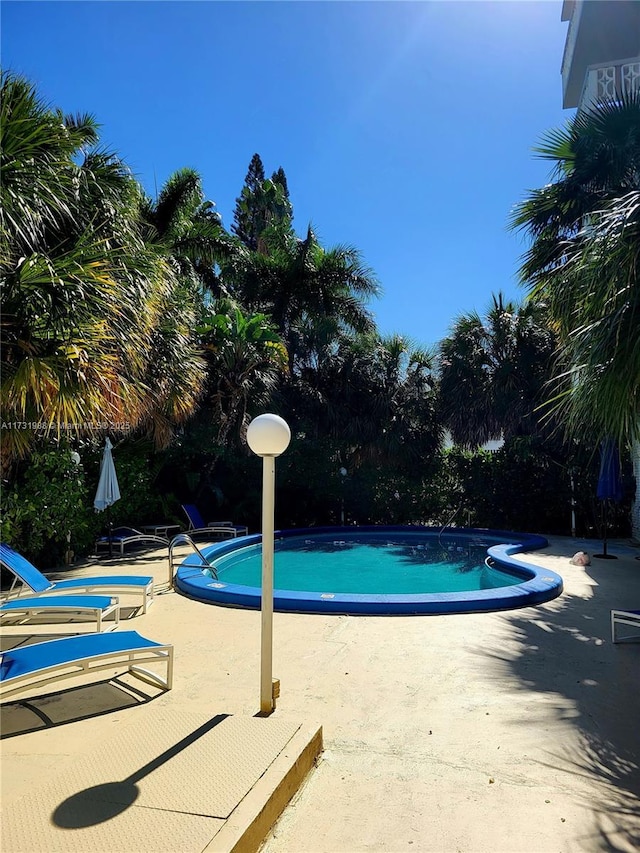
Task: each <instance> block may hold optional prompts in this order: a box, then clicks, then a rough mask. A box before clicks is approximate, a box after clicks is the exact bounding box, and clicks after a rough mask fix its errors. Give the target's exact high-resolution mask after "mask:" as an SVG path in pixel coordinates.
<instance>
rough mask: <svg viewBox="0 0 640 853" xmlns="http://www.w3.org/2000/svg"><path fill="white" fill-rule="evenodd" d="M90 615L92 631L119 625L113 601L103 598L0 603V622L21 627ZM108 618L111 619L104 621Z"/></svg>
mask: <svg viewBox="0 0 640 853" xmlns="http://www.w3.org/2000/svg"><path fill="white" fill-rule="evenodd" d="M76 615H77V616H93V618H94V619H95V620H96V626H95V629H94V630H95V631H97V632H98V633H100V632H101V631H103V630H104V631H113V630H114V629H115V628H117V627H118V625H119V624H120V605H119V603H118V599H117V598H111V597H110V596H106V595H40V596H34V595H27V596H23V597H22V598H12V599H9V600H8V601H3V602H2V603H0V622H17V623H18V624H19V625H22V624H23V623H24V622H26V621H27V620H29V619H33V618H34V617H39V618H40V619H50V618H51V617H52V616H62V617H65V616H76ZM109 616H113V619H110V620H109V621H108V622H107V621H105V620H106V619H107V618H108V617H109Z"/></svg>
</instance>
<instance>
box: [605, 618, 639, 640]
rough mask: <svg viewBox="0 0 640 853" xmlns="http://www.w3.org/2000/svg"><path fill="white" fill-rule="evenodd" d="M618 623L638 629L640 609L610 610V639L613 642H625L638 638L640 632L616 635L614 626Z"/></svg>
mask: <svg viewBox="0 0 640 853" xmlns="http://www.w3.org/2000/svg"><path fill="white" fill-rule="evenodd" d="M618 625H629V626H630V627H632V628H638V629H639V630H640V610H612V611H611V641H612V642H613V643H625V642H628V641H637V640H640V634H632V635H631V636H626V637H618V634H617V632H616V628H617V627H618Z"/></svg>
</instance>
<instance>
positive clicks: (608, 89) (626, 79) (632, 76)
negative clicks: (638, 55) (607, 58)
mask: <svg viewBox="0 0 640 853" xmlns="http://www.w3.org/2000/svg"><path fill="white" fill-rule="evenodd" d="M638 91H640V59H634V60H632V61H630V60H623V61H622V62H618V63H607V64H606V65H595V66H591V68H589V70H588V71H587V74H586V77H585V81H584V87H583V89H582V95H581V96H580V107H579V109H587V108H588V107H590V106H592V105H593V104H596V103H599V102H602V101H615V100H617V99H618V98H620V97H621V95H623V94H624V95H627V94H631V93H632V92H638Z"/></svg>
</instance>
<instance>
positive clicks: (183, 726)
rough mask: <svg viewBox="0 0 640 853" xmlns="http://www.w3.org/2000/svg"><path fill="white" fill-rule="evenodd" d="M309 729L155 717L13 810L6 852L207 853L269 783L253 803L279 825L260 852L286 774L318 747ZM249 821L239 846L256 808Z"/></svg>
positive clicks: (249, 720) (248, 720) (254, 721)
mask: <svg viewBox="0 0 640 853" xmlns="http://www.w3.org/2000/svg"><path fill="white" fill-rule="evenodd" d="M300 730H301V726H300V724H299V723H294V722H292V721H287V720H285V719H280V718H277V717H271V718H268V719H261V718H256V717H237V716H228V715H225V714H220V715H215V716H213V717H211V716H206V715H203V714H193V713H185V712H184V711H178V710H170V709H165V710H163V711H162V712H159V713H158V714H157V715H155V716H154V720H153V728H151V727H150V726H149V721H148V720H136V721H134V722H131V723H130V724H129V725H126V726H124V727H121V728H120V730H119V731H118V732H117V734H115V735H114V736H112V737H111V738H110V739H109V740H108V741H107V742H106V743H104V744H102V745H101V746H99V747H98V748H96V749H93V750H91V751H90V752H88V753H86V754H83V755H79V756H76V758H75V760H74V761H72V762H67V765H66V767H65V769H64V770H62V771H61V772H57V773H55V774H49V776H48V778H49V781H48V782H47V783H45V784H43V785H38V786H35V789H34V790H33V791H32V792H31V793H28V794H26V795H24V796H22V797H21V798H19V799H18V800H17V801H15V802H13V803H12V804H11V805H10V807H8V808H7V809H5V810H3V811H4V814H3V821H2V850H3V851H5V853H52V851H57V850H60V851H62V850H69V851H76V850H77V851H82V853H86V851H87V850H92V851H96V853H102V851H104V852H105V853H108V851H115V850H122V851H126V853H134V851H141V853H142V851H147V850H149V851H153V853H157V851H174V850H175V851H180V853H190V851H193V853H200V851H202V850H203V849H204V848H205V847H206V846H207V844H208V843H209V842H210V841H211V839H212V838H213V837H214V836H215V835H216V834H217V832H218V831H219V830H220V829H221V828H223V827H224V825H225V821H226V820H227V818H229V817H230V816H231V815H232V814H233V812H234V810H235V809H236V808H237V807H238V805H239V804H240V803H242V802H243V801H244V800H245V798H246V797H247V796H251V795H252V789H253V788H254V786H255V785H256V783H258V782H259V781H260V780H264V779H266V780H267V783H266V785H265V784H264V781H263V783H262V785H261V789H260V791H259V792H257V793H254V794H253V801H254V810H257V812H258V813H261V812H263V811H265V809H266V810H267V811H268V812H269V814H270V822H269V823H268V825H263V826H262V827H261V836H260V838H259V839H258V841H257V843H254V848H255V846H257V844H259V842H260V841H261V840H262V838H263V837H264V834H265V833H266V832H267V831H268V829H269V828H270V826H271V825H272V823H273V822H274V821H275V819H276V818H277V817H278V816H279V814H280V812H281V811H282V808H283V807H284V805H285V804H286V802H287V801H288V799H289V798H290V796H291V794H292V793H293V791H291V792H290V794H289V797H287V800H285V801H284V802H280V801H281V799H282V798H281V797H277V798H275V800H274V791H277V789H278V786H279V784H280V782H281V776H282V769H283V768H285V772H286V773H289V772H290V771H291V770H292V768H294V767H295V765H296V762H297V761H298V760H299V759H300V755H301V754H304V752H305V750H306V749H308V748H309V744H310V743H311V741H312V740H313V738H306V739H305V737H303V736H301V732H300ZM296 735H298V738H297V740H296ZM292 742H293V745H292ZM287 747H288V749H287V751H286V753H285V755H284V756H283V751H284V750H285V748H287ZM320 747H321V740H320ZM316 754H317V752H315V753H314V754H313V755H312V756H311V757H310V761H309V762H308V763H307V764H306V768H305V770H304V775H306V772H308V769H309V767H310V766H312V763H313V759H314V758H315V757H316ZM279 758H280V762H279V765H278V766H277V767H276V771H275V774H271V775H270V774H269V770H270V767H271V765H272V764H273V763H274V761H276V760H278V759H279ZM272 775H273V781H270V780H271V776H272ZM300 781H301V778H298V779H297V783H296V787H297V785H298V784H299V783H300ZM278 803H280V804H279V805H278ZM242 814H245V816H246V820H243V819H242V815H241V816H240V818H238V817H237V816H236V818H235V819H234V821H233V824H232V827H231V829H230V831H229V832H228V833H227V836H228V837H229V838H231V839H232V842H229V843H230V844H231V845H232V846H233V843H236V842H239V841H242V839H243V838H244V835H245V833H246V832H247V831H248V830H252V825H253V819H252V818H251V816H250V815H249V814H248V813H247V810H246V809H244V810H243V812H242ZM114 839H115V840H114ZM229 849H231V847H229ZM244 849H249V848H247V847H245V848H244Z"/></svg>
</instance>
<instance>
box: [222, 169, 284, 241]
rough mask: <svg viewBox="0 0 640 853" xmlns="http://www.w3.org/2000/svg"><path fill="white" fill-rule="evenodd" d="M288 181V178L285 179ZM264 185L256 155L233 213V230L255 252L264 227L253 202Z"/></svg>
mask: <svg viewBox="0 0 640 853" xmlns="http://www.w3.org/2000/svg"><path fill="white" fill-rule="evenodd" d="M285 180H286V178H285ZM263 183H264V166H263V165H262V160H261V158H260V155H259V154H254V155H253V157H252V158H251V162H250V163H249V169H248V171H247V176H246V178H245V179H244V186H243V187H242V191H241V193H240V195H239V196H238V198H237V199H236V207H235V210H234V213H233V225H232V226H231V230H232V231H233V233H234V234H235V235H236V236H237V237H239V238H240V240H242V242H243V243H244V244H245V246H247V247H248V248H249V249H251V250H253V251H255V250H256V248H257V247H258V239H259V237H260V232H261V231H262V228H263V226H264V223H263V221H262V218H263V217H262V212H261V211H260V210H259V209H258V208H257V207H256V205H255V204H253V203H252V201H253V200H254V199H255V197H256V193H257V192H258V191H259V189H260V188H261V187H262V184H263Z"/></svg>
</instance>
